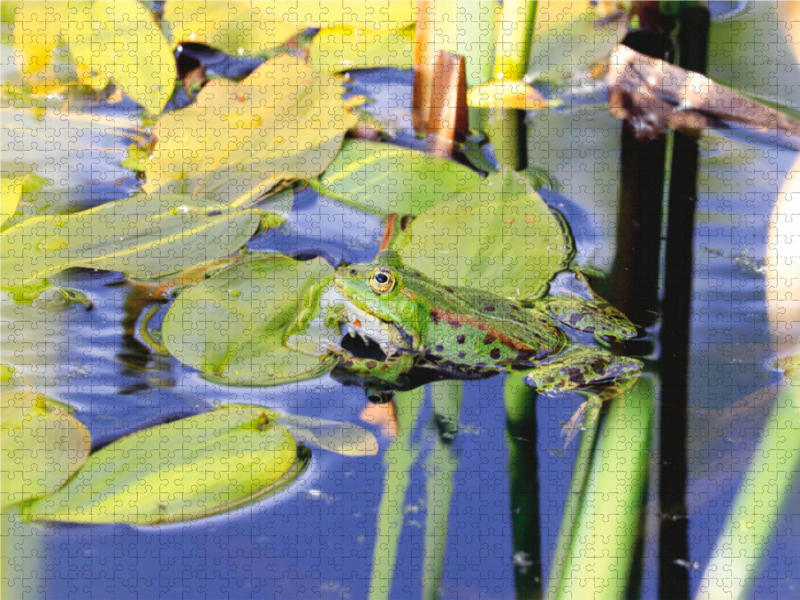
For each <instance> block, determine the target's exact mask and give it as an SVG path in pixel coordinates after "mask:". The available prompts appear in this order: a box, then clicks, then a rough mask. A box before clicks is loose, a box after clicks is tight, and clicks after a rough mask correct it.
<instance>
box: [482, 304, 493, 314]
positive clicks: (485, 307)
mask: <svg viewBox="0 0 800 600" xmlns="http://www.w3.org/2000/svg"><path fill="white" fill-rule="evenodd" d="M483 310H485V311H486V312H494V306H492V305H491V304H484V305H483Z"/></svg>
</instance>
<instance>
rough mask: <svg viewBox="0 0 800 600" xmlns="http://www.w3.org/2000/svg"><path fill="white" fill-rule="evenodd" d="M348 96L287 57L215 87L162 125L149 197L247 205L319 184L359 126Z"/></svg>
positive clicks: (153, 158) (329, 78) (212, 84)
mask: <svg viewBox="0 0 800 600" xmlns="http://www.w3.org/2000/svg"><path fill="white" fill-rule="evenodd" d="M342 91H343V89H342V86H341V84H340V81H339V80H338V79H337V78H335V77H334V76H332V75H328V74H324V73H320V72H318V71H315V70H314V69H313V68H311V67H310V66H309V65H307V64H306V63H305V62H304V61H303V60H302V59H300V58H298V57H296V56H288V55H281V56H277V57H275V58H274V59H273V60H271V61H269V62H266V63H264V64H263V65H261V66H260V67H259V68H258V69H256V70H255V71H254V72H253V73H252V74H251V75H250V76H248V77H247V78H246V79H244V80H243V81H242V82H241V83H234V82H231V81H229V80H223V79H216V80H214V81H212V82H210V83H209V84H208V85H206V86H205V87H204V88H203V90H202V91H201V92H200V93H199V94H198V95H197V102H196V103H195V104H193V105H191V106H189V107H187V108H185V109H183V110H179V111H175V112H171V113H169V114H166V115H162V116H161V118H160V119H159V120H158V122H157V123H156V125H155V128H154V136H155V139H157V140H158V142H157V143H156V146H155V149H154V150H153V154H152V156H151V160H150V161H149V162H148V169H147V176H148V180H149V183H148V184H147V185H146V186H144V189H145V191H148V192H149V191H153V190H155V189H157V188H159V187H160V188H161V191H171V192H186V193H189V194H191V195H192V196H198V195H204V194H207V195H208V198H210V199H211V200H212V201H213V202H217V203H224V204H231V205H235V206H243V205H248V204H251V203H252V202H254V201H255V200H257V199H258V198H259V197H261V196H263V195H264V194H265V193H266V192H267V191H269V190H270V189H272V188H273V187H274V186H275V184H276V183H277V182H278V181H280V180H282V179H302V178H305V179H308V178H312V177H316V176H317V175H319V174H320V173H322V172H323V171H324V170H325V169H326V168H327V167H328V165H329V164H330V163H331V161H332V160H333V158H334V156H335V155H336V153H337V152H338V151H339V148H340V147H341V145H342V141H343V140H344V133H345V132H346V131H347V130H348V129H349V128H350V127H353V126H354V125H355V124H356V122H357V121H358V117H357V116H356V115H355V114H353V113H351V112H350V111H349V109H347V108H346V105H345V102H344V101H343V100H342Z"/></svg>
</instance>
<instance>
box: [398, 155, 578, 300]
mask: <svg viewBox="0 0 800 600" xmlns="http://www.w3.org/2000/svg"><path fill="white" fill-rule="evenodd" d="M396 249H397V250H398V252H400V254H401V256H402V257H403V261H404V262H405V264H406V265H407V266H408V267H411V268H414V269H417V270H418V271H422V272H423V273H425V274H426V275H428V276H429V277H432V278H433V279H435V280H436V281H438V282H439V283H441V284H442V285H452V286H459V287H473V288H478V289H483V290H492V291H493V292H494V293H496V294H499V295H502V296H506V297H513V298H516V299H518V300H520V301H524V300H534V299H536V298H539V297H541V296H543V295H544V294H545V293H546V292H547V288H548V282H549V281H550V280H551V279H552V278H553V276H554V275H555V274H556V273H558V272H559V271H562V270H564V269H566V268H567V266H568V265H569V262H570V260H571V259H572V256H573V254H574V246H573V242H572V237H571V235H570V234H569V231H568V229H567V225H566V223H565V222H564V219H563V217H561V216H560V214H558V213H557V212H555V211H554V210H553V209H551V208H550V207H549V206H547V204H546V203H545V201H544V200H543V199H542V197H541V196H539V194H537V193H536V190H534V189H533V187H532V186H531V184H530V182H529V181H528V180H527V179H526V178H525V176H524V175H522V174H521V173H517V172H515V171H511V170H503V171H501V172H499V173H495V174H493V175H490V176H489V177H487V178H486V179H484V180H481V181H480V182H478V183H477V184H475V185H473V186H472V187H469V188H466V189H462V190H459V191H458V192H456V193H454V194H451V195H450V196H448V198H447V199H446V200H444V201H442V202H440V203H439V204H436V205H435V206H433V207H431V208H430V209H428V210H427V211H425V212H424V213H422V214H421V215H420V216H418V217H417V218H416V219H414V221H413V222H412V223H411V225H410V226H409V228H408V229H407V230H406V232H405V234H404V235H403V236H402V237H401V238H400V240H399V241H398V245H397V248H396Z"/></svg>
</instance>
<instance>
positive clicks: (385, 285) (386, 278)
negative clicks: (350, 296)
mask: <svg viewBox="0 0 800 600" xmlns="http://www.w3.org/2000/svg"><path fill="white" fill-rule="evenodd" d="M395 283H396V280H395V278H394V275H393V274H392V272H391V271H389V270H388V269H376V270H374V271H373V272H372V275H370V276H369V287H371V288H372V291H373V292H375V293H376V294H379V295H380V294H386V293H388V292H391V291H392V288H394V284H395Z"/></svg>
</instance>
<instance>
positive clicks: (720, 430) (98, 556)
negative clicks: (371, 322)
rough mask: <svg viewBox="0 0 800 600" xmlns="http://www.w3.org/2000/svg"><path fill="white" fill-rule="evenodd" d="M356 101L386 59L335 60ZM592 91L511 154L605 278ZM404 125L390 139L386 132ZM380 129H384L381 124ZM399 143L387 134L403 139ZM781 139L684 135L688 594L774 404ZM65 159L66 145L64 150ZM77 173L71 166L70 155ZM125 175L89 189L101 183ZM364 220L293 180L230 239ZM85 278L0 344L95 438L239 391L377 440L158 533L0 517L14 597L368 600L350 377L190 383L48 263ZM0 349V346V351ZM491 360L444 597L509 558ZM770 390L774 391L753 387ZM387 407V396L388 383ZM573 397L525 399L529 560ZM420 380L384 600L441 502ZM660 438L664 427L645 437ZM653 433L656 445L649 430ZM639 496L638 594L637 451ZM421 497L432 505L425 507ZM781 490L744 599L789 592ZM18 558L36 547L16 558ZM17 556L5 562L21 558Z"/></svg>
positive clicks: (403, 588) (464, 414)
mask: <svg viewBox="0 0 800 600" xmlns="http://www.w3.org/2000/svg"><path fill="white" fill-rule="evenodd" d="M353 78H354V79H355V85H354V87H355V88H358V87H359V86H361V87H362V88H364V89H365V90H366V91H367V94H368V95H369V96H371V97H373V98H376V99H377V102H376V105H377V107H378V109H377V110H378V111H381V110H385V114H383V115H379V116H382V117H384V118H385V119H386V120H387V121H392V120H394V121H395V122H400V128H401V129H402V128H403V127H402V120H403V119H404V118H405V117H404V116H405V115H407V114H408V107H409V106H410V98H411V88H410V80H409V78H408V77H407V75H402V74H397V73H393V72H391V71H371V72H368V73H362V74H357V73H354V74H353ZM602 101H603V98H598V101H597V102H595V103H589V104H584V105H579V106H576V108H574V109H559V110H558V111H553V112H551V113H549V114H548V116H547V117H546V118H545V117H543V116H541V115H537V116H535V117H531V118H530V125H531V126H530V128H529V136H530V138H529V162H530V164H531V165H536V166H540V167H543V168H545V169H547V170H548V171H550V173H552V174H553V175H554V176H555V177H556V178H557V179H558V181H559V183H560V187H559V189H558V191H557V192H553V191H551V192H544V193H543V195H544V197H545V199H546V200H547V201H548V202H549V203H550V204H551V205H552V206H555V207H557V208H558V209H559V210H560V211H561V212H562V213H563V214H564V216H565V217H566V219H567V221H568V222H569V225H570V227H571V230H572V232H573V234H574V236H575V239H576V244H577V250H578V257H579V261H580V262H581V264H583V265H585V266H592V267H595V268H596V269H599V270H600V271H604V272H608V270H609V269H610V266H611V264H612V262H613V259H614V254H615V241H616V233H615V230H614V224H615V223H616V220H617V218H616V211H617V196H618V191H619V186H620V185H624V182H620V181H619V177H618V173H619V145H620V141H619V140H620V137H619V136H620V130H621V125H620V122H619V121H617V120H615V119H613V118H612V117H611V116H610V115H609V113H608V109H607V106H606V105H604V104H603V103H602ZM87 109H88V114H98V115H109V114H114V112H115V111H120V116H121V115H122V114H124V110H125V109H124V107H122V108H120V107H116V108H115V107H110V106H105V105H97V106H92V107H90V108H89V107H87ZM93 135H94V136H95V137H94V138H93V142H92V144H91V145H92V146H93V147H98V146H102V147H109V148H112V149H114V150H116V151H117V155H116V156H118V157H121V156H122V154H121V150H122V149H124V148H127V146H128V143H129V141H128V140H127V139H125V138H121V137H113V136H110V135H109V134H108V132H106V131H103V132H101V133H100V134H93ZM406 135H407V134H406ZM400 139H401V141H402V140H403V137H402V136H401V138H400ZM412 143H413V142H411V141H410V140H409V141H407V142H406V144H407V145H410V144H412ZM795 156H796V155H795V153H794V152H793V151H787V150H781V149H778V148H777V147H775V146H770V145H769V144H766V143H755V142H750V141H749V140H748V139H747V137H746V135H745V134H743V133H742V132H735V131H734V132H719V131H715V132H711V133H710V134H709V135H707V136H706V137H704V138H703V139H702V154H701V163H700V181H699V186H698V189H699V192H700V193H699V197H698V206H697V217H696V226H695V232H694V238H693V242H692V243H693V247H694V257H695V264H694V274H693V295H692V315H693V318H692V322H691V348H690V373H689V414H688V426H689V434H688V440H689V442H688V443H689V446H688V453H689V454H688V455H689V465H688V466H689V476H688V491H687V502H688V509H689V523H688V524H689V541H690V552H691V561H692V562H693V563H695V564H689V565H687V566H686V568H687V569H688V570H689V572H690V578H691V584H692V593H693V594H694V592H695V591H696V590H697V589H698V586H699V582H700V577H701V574H702V571H703V567H704V566H705V564H706V561H707V557H709V555H710V554H711V552H712V548H713V546H714V544H715V542H716V536H717V531H718V529H719V528H721V527H722V524H723V522H724V520H725V518H726V517H727V515H728V512H729V509H730V506H731V502H732V500H733V498H734V496H735V494H736V491H737V490H738V485H739V482H740V480H741V477H742V476H743V474H744V472H745V469H746V466H747V464H748V463H749V461H750V459H751V457H752V454H753V452H754V450H755V445H756V443H757V441H758V439H757V435H758V432H759V429H760V426H761V425H762V424H763V422H764V420H765V418H766V415H767V413H768V411H769V408H770V406H771V404H772V400H773V399H774V392H773V393H771V394H770V393H769V392H766V393H763V394H759V393H757V392H759V391H760V390H763V389H764V388H768V386H771V385H773V384H775V383H777V382H778V381H779V380H780V377H779V375H778V373H777V372H776V371H775V370H774V369H773V367H772V362H773V360H774V358H775V347H774V344H773V341H772V338H771V336H770V326H769V321H768V319H767V312H766V304H765V300H764V298H765V280H764V273H765V268H764V260H765V252H766V238H767V228H768V221H769V214H770V212H771V208H772V206H773V204H774V202H775V200H776V197H777V193H778V190H779V188H780V186H781V185H782V182H783V181H784V178H785V176H786V173H787V172H788V170H789V168H790V166H791V165H792V163H793V162H794V160H795ZM76 162H79V161H76ZM79 170H80V169H79ZM83 173H84V175H85V177H84V179H82V180H81V182H80V184H79V185H77V187H76V189H77V188H79V189H81V190H82V191H81V198H79V202H81V203H82V204H84V205H93V204H97V203H100V202H105V201H111V200H115V199H119V198H121V197H124V195H125V194H127V193H128V192H130V191H131V190H132V189H133V188H134V186H135V179H134V177H133V174H132V173H131V172H130V171H127V170H125V169H124V168H122V167H121V166H119V164H118V159H116V160H108V159H107V157H106V156H105V155H104V156H103V157H101V158H98V159H96V160H93V161H92V165H91V167H90V168H87V169H86V170H84V171H83ZM120 173H122V174H123V177H122V179H124V182H123V183H121V184H115V185H113V186H109V181H119V180H120V179H121V177H120ZM382 231H383V223H382V221H381V220H380V219H378V218H377V217H373V216H368V215H364V214H361V213H359V212H357V211H355V210H354V209H350V208H347V207H344V206H342V205H341V204H339V203H337V202H335V201H333V200H330V199H328V198H324V197H320V196H319V195H318V194H317V193H316V192H314V191H312V190H310V189H307V190H304V191H302V192H300V193H298V194H297V195H296V199H295V205H294V208H293V209H292V213H291V215H290V217H289V219H288V222H287V224H286V226H284V227H283V228H280V229H272V230H270V231H268V232H267V233H266V234H262V235H259V236H257V237H256V238H254V239H253V240H252V241H251V242H250V243H249V248H250V249H251V250H253V251H259V252H268V251H279V252H282V253H285V254H293V253H296V252H320V253H321V254H322V255H323V256H326V257H331V258H332V259H334V260H346V261H352V262H365V261H369V260H371V258H372V257H373V256H374V255H375V253H376V251H377V249H378V247H379V245H380V240H381V236H382ZM56 280H57V282H58V283H59V284H61V285H65V286H68V287H72V288H77V289H80V290H82V291H83V292H85V293H86V294H87V295H88V296H89V298H90V299H91V300H92V302H93V303H94V309H93V310H91V311H88V312H87V311H84V310H83V308H82V307H80V306H77V305H73V306H71V307H69V308H67V309H63V310H56V311H52V310H51V311H42V310H40V309H37V308H36V307H34V306H17V305H15V304H14V303H13V302H11V301H9V300H8V299H7V298H4V300H3V304H2V319H3V341H4V342H3V353H4V355H6V356H9V355H12V353H13V355H14V356H15V359H14V362H15V363H16V364H18V365H22V366H23V367H22V368H23V371H24V375H25V376H26V378H27V382H28V383H29V384H31V385H35V386H36V387H37V389H38V390H39V391H41V392H42V393H44V394H46V395H47V396H50V397H52V398H56V399H62V400H64V401H68V402H69V403H70V404H71V405H73V406H74V407H75V408H76V409H77V410H76V413H75V416H76V417H77V418H78V419H80V420H81V421H82V422H83V423H85V424H86V426H87V427H88V428H89V430H90V432H91V435H92V440H93V444H94V447H95V448H97V447H100V446H103V445H105V444H108V443H110V442H111V441H113V440H114V439H117V438H119V437H120V436H122V435H125V434H127V433H131V432H133V431H137V430H140V429H144V428H146V427H151V426H153V425H156V424H159V423H164V422H168V421H172V420H175V419H178V418H182V417H187V416H191V415H194V414H198V413H201V412H204V411H207V410H209V409H211V408H213V407H214V406H215V405H216V404H217V403H230V402H239V403H254V404H260V405H264V406H268V407H272V408H276V409H281V410H284V411H287V412H291V413H295V414H299V415H304V416H310V417H319V418H323V419H329V420H336V421H346V422H354V423H358V424H360V425H363V426H365V427H367V428H368V429H369V430H370V431H372V432H373V433H374V434H375V435H376V436H377V438H378V440H379V443H380V451H379V453H378V454H377V455H375V456H371V457H358V458H352V457H342V456H339V455H336V454H334V453H330V452H318V451H314V452H313V458H312V461H311V464H310V466H309V468H308V470H307V471H305V472H304V473H303V474H302V475H301V477H300V479H299V480H298V481H297V482H296V483H295V484H294V485H293V486H291V487H290V488H289V489H288V490H286V491H284V492H282V493H281V494H279V495H278V496H276V497H274V498H271V499H269V500H265V501H263V502H259V503H256V504H254V505H249V506H245V507H243V508H239V509H236V510H234V511H232V512H230V513H227V514H223V515H219V516H216V517H212V518H208V519H204V520H201V521H194V522H188V523H183V524H177V525H168V526H159V527H153V528H148V527H133V526H127V525H93V526H88V525H64V524H57V523H54V524H49V525H27V524H23V525H20V524H14V525H9V527H10V531H12V532H13V533H14V534H16V535H18V536H19V538H18V539H19V540H20V541H19V543H20V547H21V548H24V549H25V550H26V552H25V554H27V556H28V558H26V559H24V560H22V559H20V562H19V563H18V565H19V567H20V568H24V569H25V572H26V573H27V574H28V575H26V576H27V577H28V579H26V580H25V582H24V584H23V585H24V586H25V589H26V591H25V594H24V597H26V598H35V597H42V598H44V597H48V598H75V599H78V598H106V597H114V598H116V599H119V600H124V599H126V598H254V597H272V598H317V597H319V598H364V597H366V596H367V594H368V589H369V585H370V573H371V569H372V561H373V548H374V546H375V545H376V544H379V543H380V541H379V540H378V539H377V538H376V527H377V525H376V524H377V513H378V508H379V502H380V498H381V494H382V491H383V485H384V483H383V475H384V473H385V468H386V467H385V460H386V456H385V453H386V449H387V447H388V446H389V441H390V439H389V438H388V437H387V435H386V434H385V430H384V429H383V428H382V427H380V426H379V425H377V424H375V423H374V420H375V419H376V418H379V417H377V416H376V415H380V414H381V413H380V411H379V410H377V409H375V407H370V405H369V403H368V402H367V400H366V398H365V395H364V392H363V390H361V389H360V388H356V387H344V386H342V385H341V384H340V383H338V382H336V381H334V380H333V379H332V378H330V377H329V376H325V377H322V378H320V379H315V380H312V381H307V382H302V383H295V384H291V385H286V386H281V387H277V388H243V387H228V386H221V385H216V384H212V383H209V382H208V381H206V380H204V379H203V378H201V377H200V376H199V374H198V372H197V371H196V370H194V369H192V368H189V367H187V366H184V365H182V364H181V363H180V362H178V361H177V360H175V359H174V358H171V357H168V356H161V355H158V354H155V353H153V352H152V351H151V350H150V349H149V348H148V346H147V345H146V344H145V343H144V342H143V340H142V339H141V338H140V337H139V336H138V334H137V333H136V331H135V327H132V325H133V323H132V322H131V321H132V318H134V317H135V316H136V315H137V314H139V313H137V312H136V310H138V311H140V312H144V311H145V310H147V308H148V307H149V306H159V307H160V308H159V313H158V315H157V316H156V319H155V321H154V323H155V324H156V325H157V324H158V323H159V322H160V319H163V316H164V314H165V311H166V308H167V306H166V305H161V304H160V303H158V304H157V303H152V304H148V300H147V298H141V297H138V296H137V295H136V294H137V291H136V289H135V288H134V286H131V285H129V284H127V283H125V282H124V281H123V280H122V278H121V277H120V275H119V274H115V273H105V272H92V271H90V270H72V271H69V272H67V273H64V274H62V275H61V276H59V277H58V278H57V279H56ZM659 331H660V321H659V320H656V323H655V324H654V325H653V326H652V327H650V329H649V330H648V331H647V333H646V337H647V339H648V340H649V341H650V342H651V344H652V346H651V347H652V348H653V351H652V353H651V354H650V355H649V356H647V357H646V359H647V372H648V374H647V375H646V377H649V378H651V379H652V381H653V382H654V385H655V386H656V389H658V385H659V384H658V381H659V377H670V376H671V374H670V373H669V372H668V369H669V362H668V361H666V360H665V361H662V362H661V363H659V362H658V359H659V347H660V342H659ZM4 362H5V360H4ZM503 380H504V376H498V377H494V378H491V379H486V380H481V381H468V382H464V384H463V391H464V393H463V404H462V409H461V413H460V417H459V419H458V420H459V427H458V433H457V434H456V435H455V438H454V441H453V444H452V446H451V448H452V449H453V451H454V452H455V454H456V455H457V457H458V467H457V470H456V472H455V475H454V481H453V495H452V500H451V503H450V506H449V511H450V516H449V521H448V527H447V533H446V540H443V547H444V548H445V549H446V554H445V559H444V572H443V579H442V583H441V590H442V591H441V594H442V597H445V598H510V597H514V595H515V590H514V574H515V573H514V571H515V565H516V568H517V569H524V568H525V564H526V561H527V560H528V559H529V557H526V556H525V555H524V554H520V553H519V552H515V547H514V541H513V539H512V512H513V511H515V510H519V509H520V507H518V506H514V505H512V501H511V497H510V476H509V472H508V459H509V455H508V443H507V440H506V414H505V407H504V403H503V383H504V381H503ZM773 389H774V388H773ZM398 401H400V402H402V401H403V400H402V396H401V397H399V400H398ZM580 402H581V398H580V396H578V395H576V394H564V395H562V396H559V397H553V398H551V397H545V396H541V397H539V398H538V399H537V404H536V420H537V422H538V428H537V430H536V431H531V432H530V436H529V438H528V439H525V440H517V443H518V444H521V445H522V446H524V445H525V444H529V445H530V446H531V447H533V448H535V455H536V457H537V458H538V468H539V472H538V478H539V486H540V492H539V499H538V501H539V502H538V503H539V511H540V528H541V546H542V561H543V564H542V572H543V573H544V574H545V576H546V574H548V573H549V572H550V566H551V565H550V562H551V560H552V557H553V555H554V552H555V548H556V540H557V537H558V533H559V527H560V525H561V519H562V516H563V509H564V506H565V505H566V503H567V494H568V489H569V482H570V477H571V474H572V469H573V465H574V463H575V460H576V455H577V453H578V443H577V441H573V442H572V444H570V445H569V446H568V447H567V448H566V449H565V448H564V441H563V438H562V436H561V425H562V424H563V423H564V422H565V421H567V420H568V419H569V418H570V416H571V415H572V413H573V412H574V411H575V409H576V408H577V406H578V405H579V404H580ZM432 417H433V400H432V392H431V390H430V389H428V391H427V393H426V400H425V403H424V407H423V409H422V411H421V413H420V415H419V418H418V419H417V422H416V424H415V427H414V429H413V433H412V442H413V447H415V448H417V449H418V450H419V452H420V453H419V456H418V457H417V459H416V461H415V466H414V467H413V469H412V470H411V473H410V481H411V484H410V488H409V492H408V495H407V497H406V498H405V500H404V510H403V513H404V518H403V523H402V529H401V535H400V539H399V549H398V556H397V563H396V568H395V571H394V584H393V587H392V594H391V596H392V597H393V598H408V597H418V596H419V595H420V594H421V590H422V585H423V583H422V579H423V575H424V573H423V562H424V561H423V555H424V552H425V544H426V539H425V538H426V534H425V519H426V516H427V514H428V513H429V512H432V511H434V512H435V511H442V510H444V509H445V508H446V507H445V506H443V505H442V504H441V503H439V504H437V503H436V502H435V500H436V494H435V493H433V494H431V493H430V492H429V491H428V490H427V489H426V484H427V483H428V481H429V479H430V477H431V473H430V471H429V469H428V468H427V467H426V464H427V459H428V458H429V456H430V454H431V453H432V452H433V449H434V446H435V444H434V438H435V432H434V428H433V427H432V425H431V419H432ZM661 435H668V432H662V433H661ZM655 447H657V445H656V446H655ZM652 458H653V459H654V460H653V461H652V466H651V483H650V489H649V490H648V494H647V501H648V507H647V511H646V512H647V515H648V516H647V521H646V527H647V529H646V532H645V536H644V541H643V544H644V553H643V556H645V557H646V558H645V560H644V564H643V567H642V583H641V595H642V597H644V598H656V597H658V595H657V588H658V585H657V576H658V568H659V565H658V558H657V554H658V546H657V543H658V537H657V536H658V524H659V523H658V518H657V514H658V510H657V494H658V490H657V487H656V485H657V484H656V482H657V480H658V478H657V473H658V469H659V461H658V456H657V453H655V452H654V453H653V456H652ZM431 499H433V500H434V502H433V503H432V502H431ZM798 513H800V500H798V499H797V496H794V497H793V498H792V499H791V500H790V505H789V506H787V507H786V510H785V514H784V516H783V518H782V519H781V520H780V521H779V524H778V531H777V532H776V535H775V536H774V537H773V542H772V545H771V547H770V549H769V558H768V559H767V560H766V562H765V566H764V568H763V572H762V573H761V574H756V575H757V576H758V585H759V586H760V587H759V589H760V590H763V594H762V593H759V595H758V597H781V598H787V597H795V596H800V587H798V586H800V582H798V580H797V575H796V573H795V572H792V568H791V564H792V561H793V560H794V559H797V558H798V557H800V524H798V523H800V520H798V519H797V518H794V517H796V516H797V515H798ZM34 557H37V558H34ZM23 565H24V566H23Z"/></svg>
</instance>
